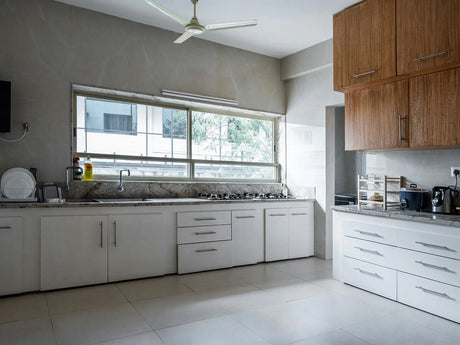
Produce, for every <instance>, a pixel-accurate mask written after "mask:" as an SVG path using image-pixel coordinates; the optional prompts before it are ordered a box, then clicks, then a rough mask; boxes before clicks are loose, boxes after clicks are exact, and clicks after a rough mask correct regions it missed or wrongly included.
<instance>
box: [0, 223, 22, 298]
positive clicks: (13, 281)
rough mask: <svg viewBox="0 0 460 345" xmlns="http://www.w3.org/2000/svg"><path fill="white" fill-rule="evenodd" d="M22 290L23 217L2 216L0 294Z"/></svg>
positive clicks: (0, 227)
mask: <svg viewBox="0 0 460 345" xmlns="http://www.w3.org/2000/svg"><path fill="white" fill-rule="evenodd" d="M21 291H22V218H21V217H5V218H0V295H8V294H14V293H19V292H21Z"/></svg>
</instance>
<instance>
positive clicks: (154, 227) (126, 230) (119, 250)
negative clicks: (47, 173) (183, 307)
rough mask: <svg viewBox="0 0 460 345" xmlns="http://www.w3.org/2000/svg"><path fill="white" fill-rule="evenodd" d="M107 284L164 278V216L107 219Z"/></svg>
mask: <svg viewBox="0 0 460 345" xmlns="http://www.w3.org/2000/svg"><path fill="white" fill-rule="evenodd" d="M108 219H109V222H108V250H109V252H108V281H109V282H112V281H117V280H126V279H135V278H144V277H151V276H157V275H162V274H164V264H163V261H164V217H163V214H161V213H158V214H123V215H116V216H109V218H108Z"/></svg>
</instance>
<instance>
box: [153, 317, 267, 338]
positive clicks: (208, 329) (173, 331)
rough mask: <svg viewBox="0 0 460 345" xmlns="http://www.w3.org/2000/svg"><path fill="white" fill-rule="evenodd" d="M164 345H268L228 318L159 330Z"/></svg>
mask: <svg viewBox="0 0 460 345" xmlns="http://www.w3.org/2000/svg"><path fill="white" fill-rule="evenodd" d="M158 334H159V335H160V337H161V338H162V340H163V342H164V343H165V344H166V345H184V344H187V345H269V343H268V342H266V341H264V340H263V339H262V338H260V337H258V336H257V335H256V334H254V333H252V332H251V331H249V330H248V329H247V328H245V327H243V326H242V325H240V324H239V323H238V322H236V321H234V320H232V319H231V318H229V317H219V318H213V319H208V320H202V321H198V322H193V323H188V324H186V325H181V326H176V327H170V328H165V329H161V330H159V331H158Z"/></svg>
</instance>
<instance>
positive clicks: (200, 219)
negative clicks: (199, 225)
mask: <svg viewBox="0 0 460 345" xmlns="http://www.w3.org/2000/svg"><path fill="white" fill-rule="evenodd" d="M202 220H216V218H195V221H197V222H199V221H202Z"/></svg>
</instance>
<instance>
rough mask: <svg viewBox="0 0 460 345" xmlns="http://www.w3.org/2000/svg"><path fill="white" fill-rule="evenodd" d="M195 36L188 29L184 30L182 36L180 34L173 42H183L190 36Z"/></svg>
mask: <svg viewBox="0 0 460 345" xmlns="http://www.w3.org/2000/svg"><path fill="white" fill-rule="evenodd" d="M193 36H195V34H193V33H191V32H190V31H185V32H184V33H183V34H182V36H180V37H179V38H178V39H177V40H175V41H174V43H183V42H185V41H187V40H188V39H189V38H190V37H193Z"/></svg>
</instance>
